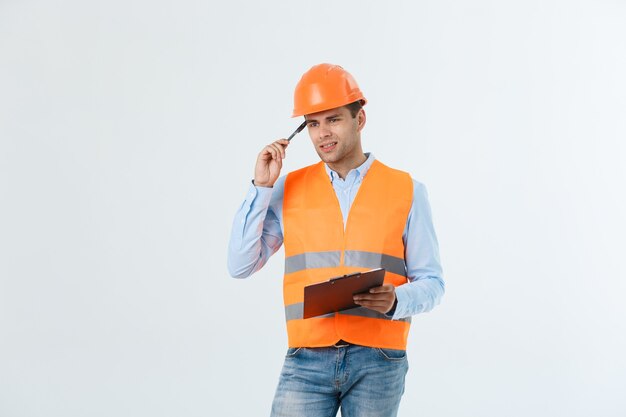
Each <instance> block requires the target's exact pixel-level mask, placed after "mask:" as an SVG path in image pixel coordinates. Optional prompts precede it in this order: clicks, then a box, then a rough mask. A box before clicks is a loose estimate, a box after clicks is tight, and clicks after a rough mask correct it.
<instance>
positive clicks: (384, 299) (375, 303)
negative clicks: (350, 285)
mask: <svg viewBox="0 0 626 417" xmlns="http://www.w3.org/2000/svg"><path fill="white" fill-rule="evenodd" d="M353 299H354V303H355V304H358V305H360V306H361V307H366V308H369V309H370V310H375V311H378V312H379V313H383V314H385V313H387V312H388V311H389V310H391V308H392V307H393V304H394V303H395V301H396V288H395V287H394V286H393V285H392V284H384V285H381V286H380V287H374V288H372V289H371V290H370V292H369V294H368V293H365V294H357V295H355V296H354V298H353Z"/></svg>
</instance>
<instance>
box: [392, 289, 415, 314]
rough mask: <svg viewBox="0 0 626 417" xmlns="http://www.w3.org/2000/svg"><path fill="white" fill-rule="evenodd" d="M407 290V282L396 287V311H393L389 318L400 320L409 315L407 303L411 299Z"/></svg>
mask: <svg viewBox="0 0 626 417" xmlns="http://www.w3.org/2000/svg"><path fill="white" fill-rule="evenodd" d="M408 291H409V288H408V286H407V284H404V285H400V286H398V287H396V300H397V301H398V302H397V304H396V311H395V312H394V313H393V317H392V318H391V320H400V319H403V318H405V317H406V316H410V314H407V312H408V310H409V308H408V307H409V303H410V301H411V297H410V295H409V294H408Z"/></svg>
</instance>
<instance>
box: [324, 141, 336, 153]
mask: <svg viewBox="0 0 626 417" xmlns="http://www.w3.org/2000/svg"><path fill="white" fill-rule="evenodd" d="M335 146H337V142H328V143H325V144H324V145H321V146H320V148H322V151H324V152H330V151H332V150H333V149H335Z"/></svg>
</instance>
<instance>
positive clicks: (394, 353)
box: [376, 348, 406, 362]
mask: <svg viewBox="0 0 626 417" xmlns="http://www.w3.org/2000/svg"><path fill="white" fill-rule="evenodd" d="M376 350H377V351H378V353H379V354H380V355H381V356H382V357H383V359H385V360H387V361H392V362H399V361H404V360H406V350H401V349H385V348H376Z"/></svg>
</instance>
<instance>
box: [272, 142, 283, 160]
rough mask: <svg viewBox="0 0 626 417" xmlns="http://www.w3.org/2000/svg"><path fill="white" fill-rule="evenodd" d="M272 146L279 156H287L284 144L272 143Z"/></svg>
mask: <svg viewBox="0 0 626 417" xmlns="http://www.w3.org/2000/svg"><path fill="white" fill-rule="evenodd" d="M270 147H271V148H272V149H273V150H274V151H275V152H276V156H277V157H278V158H281V159H282V158H284V157H285V155H284V153H285V152H284V151H283V148H282V146H280V145H279V144H277V143H272V144H271V145H270Z"/></svg>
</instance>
